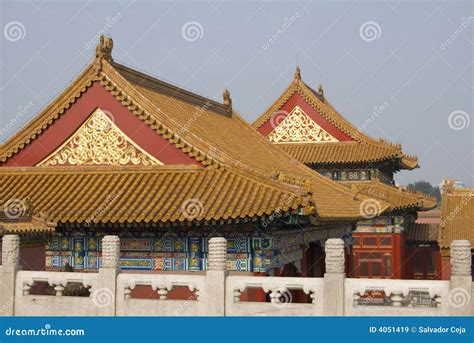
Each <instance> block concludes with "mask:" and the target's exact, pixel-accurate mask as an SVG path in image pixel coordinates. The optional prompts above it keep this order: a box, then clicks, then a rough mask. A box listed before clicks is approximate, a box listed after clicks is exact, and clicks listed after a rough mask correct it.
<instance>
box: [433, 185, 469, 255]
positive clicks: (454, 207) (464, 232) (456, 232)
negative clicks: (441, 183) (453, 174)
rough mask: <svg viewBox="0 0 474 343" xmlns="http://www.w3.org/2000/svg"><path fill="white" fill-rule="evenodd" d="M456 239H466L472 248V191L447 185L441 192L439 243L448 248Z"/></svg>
mask: <svg viewBox="0 0 474 343" xmlns="http://www.w3.org/2000/svg"><path fill="white" fill-rule="evenodd" d="M457 239H461V240H462V239H467V240H468V241H470V242H471V246H472V247H473V248H474V189H472V188H464V189H455V188H454V187H453V185H452V183H451V184H450V183H447V185H445V187H444V188H443V191H442V201H441V230H440V236H439V242H440V245H441V247H443V248H448V247H450V245H451V242H452V241H453V240H457Z"/></svg>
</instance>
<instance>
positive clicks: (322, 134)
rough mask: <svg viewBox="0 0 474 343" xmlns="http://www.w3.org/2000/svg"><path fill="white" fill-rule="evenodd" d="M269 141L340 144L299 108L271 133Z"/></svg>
mask: <svg viewBox="0 0 474 343" xmlns="http://www.w3.org/2000/svg"><path fill="white" fill-rule="evenodd" d="M267 138H268V140H269V141H270V142H273V143H319V142H338V140H337V139H336V138H334V136H333V135H331V134H330V133H329V132H327V131H326V130H324V129H323V128H322V127H321V126H319V125H318V124H317V123H316V122H315V121H314V120H313V119H311V118H310V117H309V116H308V115H307V114H306V113H305V112H304V111H303V110H302V109H301V108H300V107H299V106H295V107H294V108H293V110H292V111H291V112H290V113H289V114H288V115H287V116H286V117H285V118H284V119H283V120H282V121H281V122H280V123H279V124H278V125H277V126H276V127H275V128H274V129H273V131H271V132H270V133H269V134H268V136H267Z"/></svg>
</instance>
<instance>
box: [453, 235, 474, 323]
mask: <svg viewBox="0 0 474 343" xmlns="http://www.w3.org/2000/svg"><path fill="white" fill-rule="evenodd" d="M471 287H472V277H471V243H470V242H469V241H467V240H455V241H452V242H451V281H450V290H449V296H448V306H449V314H450V315H451V316H470V315H471V303H472V299H471V296H472V292H471Z"/></svg>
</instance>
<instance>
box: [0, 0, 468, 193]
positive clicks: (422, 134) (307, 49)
mask: <svg viewBox="0 0 474 343" xmlns="http://www.w3.org/2000/svg"><path fill="white" fill-rule="evenodd" d="M472 4H473V2H472V1H443V2H441V1H378V2H375V1H371V2H369V1H292V2H290V1H279V2H270V1H267V2H263V1H262V2H249V1H227V2H222V1H212V0H211V1H202V2H198V1H193V2H183V1H181V2H176V1H173V2H171V1H169V2H160V1H87V2H85V1H16V2H13V1H1V5H0V16H1V18H0V19H1V28H2V33H3V35H2V37H1V44H0V47H1V61H0V68H1V69H0V70H1V72H0V77H1V82H0V83H1V88H0V141H1V140H5V138H7V137H8V136H10V135H12V134H13V133H14V132H15V130H16V129H18V128H19V127H20V126H21V125H22V124H24V123H25V122H26V121H27V120H29V119H31V118H32V117H33V116H34V115H35V113H36V112H37V111H38V110H39V109H41V108H42V107H44V106H45V105H47V104H48V103H49V102H50V101H51V100H52V99H53V98H54V96H55V95H56V94H57V93H58V92H60V91H61V90H62V89H63V87H65V85H67V83H68V82H69V81H70V80H71V79H73V78H74V76H75V75H77V74H78V73H79V72H80V70H81V69H82V68H83V67H84V66H85V65H86V64H87V63H88V61H89V60H90V59H91V58H92V56H93V50H94V46H95V43H96V42H95V36H96V35H97V34H98V32H99V31H100V30H101V29H102V30H105V32H106V33H107V34H110V35H111V36H112V38H113V39H114V43H115V47H114V53H113V55H114V58H115V59H116V60H117V61H120V62H123V63H125V64H127V65H131V66H134V67H138V68H139V69H141V70H144V71H146V72H148V73H150V74H153V75H155V76H158V77H159V78H162V79H164V80H168V81H171V82H173V83H175V84H178V85H180V86H183V87H185V88H187V89H190V90H192V91H195V92H197V93H199V94H203V95H206V96H209V97H212V98H217V99H218V100H220V101H221V100H222V99H221V94H222V90H223V89H224V88H226V87H227V88H229V89H230V91H231V95H232V99H233V104H234V107H235V108H236V109H237V110H238V111H239V112H240V113H241V114H242V115H243V116H244V117H245V118H246V119H247V120H249V121H253V120H254V119H255V118H256V117H257V116H258V115H259V114H260V113H261V112H262V111H264V110H265V109H266V108H267V107H268V106H269V105H270V104H271V103H272V102H273V101H274V100H275V99H276V98H277V97H278V96H279V95H280V93H281V92H282V91H283V90H284V89H285V87H286V86H287V85H288V83H289V82H290V80H291V79H292V77H293V72H294V69H295V65H296V63H299V65H300V66H301V70H302V77H303V80H304V81H305V82H306V83H308V84H309V85H312V86H314V87H316V85H317V84H318V83H319V82H320V81H322V83H323V86H324V89H325V95H326V97H327V98H328V99H329V100H330V101H331V102H332V103H333V105H334V106H335V107H336V108H337V109H338V110H339V111H340V112H341V113H343V114H344V115H345V116H346V117H347V118H348V119H349V120H350V121H352V122H353V123H354V124H355V125H356V126H357V127H364V131H365V132H367V133H368V134H370V135H371V136H373V137H376V138H378V137H383V138H386V139H388V140H391V141H393V142H400V143H401V144H402V145H403V147H404V149H405V151H406V152H408V153H410V154H415V155H417V156H418V157H419V159H420V162H421V168H420V169H417V170H415V171H411V172H407V171H405V172H401V173H399V174H397V177H396V179H397V182H401V183H408V182H411V181H414V180H419V179H425V180H428V181H430V182H432V183H433V184H438V183H439V182H440V181H441V180H442V179H443V178H446V177H450V178H455V179H460V180H462V181H463V182H465V183H466V184H467V185H470V186H472V185H473V171H474V156H473V147H474V134H473V133H474V117H473V101H472V99H473V77H472V75H473V54H472V51H473V41H474V39H473V30H474V11H473V5H472ZM189 22H197V23H198V24H196V23H192V24H189V25H191V28H190V31H188V33H187V34H188V35H186V34H184V36H183V26H185V25H186V24H187V23H189ZM285 23H286V25H285ZM193 25H194V27H193ZM365 27H368V28H367V30H364V28H365ZM193 28H196V30H197V31H194V33H197V36H193ZM201 28H202V30H201ZM371 30H372V31H371ZM371 33H372V34H374V35H371ZM185 38H186V39H185ZM196 38H197V39H196ZM89 46H92V48H89ZM375 107H378V108H380V107H383V109H382V110H380V109H379V110H378V111H376V113H375V114H374V108H375ZM452 113H453V114H452ZM451 114H452V115H451ZM450 115H451V117H450ZM450 118H451V119H452V120H451V122H450ZM364 123H365V124H364ZM450 123H451V125H450ZM453 128H455V129H453Z"/></svg>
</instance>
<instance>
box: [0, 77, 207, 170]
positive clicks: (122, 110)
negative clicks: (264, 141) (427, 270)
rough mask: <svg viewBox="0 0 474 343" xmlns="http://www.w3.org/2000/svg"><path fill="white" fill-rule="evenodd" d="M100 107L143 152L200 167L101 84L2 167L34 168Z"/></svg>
mask: <svg viewBox="0 0 474 343" xmlns="http://www.w3.org/2000/svg"><path fill="white" fill-rule="evenodd" d="M97 107H99V108H100V109H101V110H102V111H104V112H105V113H106V114H107V115H109V117H111V116H110V114H112V117H113V118H111V119H112V120H113V121H114V123H115V125H117V127H118V128H120V130H122V132H124V133H125V134H126V135H127V136H128V137H129V138H130V139H131V140H133V141H134V142H135V143H136V144H137V145H138V146H140V147H141V148H142V149H143V150H145V151H146V152H148V153H149V154H150V155H152V156H154V157H155V158H157V159H158V160H159V161H161V162H162V163H164V164H169V165H189V164H194V165H199V166H201V164H200V163H199V162H197V161H196V160H194V159H193V158H191V157H189V156H188V155H186V154H185V153H183V152H182V151H181V150H179V149H178V148H176V147H175V146H174V145H173V144H171V143H170V142H168V141H167V140H166V139H164V138H163V137H162V136H160V135H159V134H158V133H156V131H154V130H153V129H152V128H150V127H149V126H148V125H147V124H145V123H144V122H142V121H141V120H140V119H139V118H138V117H137V116H136V115H135V114H133V113H131V112H130V111H129V110H128V109H127V108H126V107H125V106H124V105H122V104H121V103H120V102H119V101H118V100H117V99H115V98H114V97H113V95H112V94H110V93H109V92H108V91H107V90H106V89H105V88H104V87H102V86H101V85H100V84H99V83H98V82H94V83H93V85H92V86H91V87H90V88H89V89H88V90H87V91H86V92H85V93H84V94H82V96H81V97H80V98H79V99H77V101H76V102H75V103H74V104H73V105H72V106H71V107H70V108H69V109H68V110H67V111H66V112H65V113H63V114H62V115H61V116H60V117H59V118H58V119H57V120H56V121H54V123H53V124H52V125H51V126H49V127H48V128H47V129H46V130H45V131H43V133H41V135H39V136H38V137H37V138H36V139H34V140H33V141H32V142H30V144H28V145H27V146H26V147H25V148H23V149H22V150H20V152H18V153H17V154H15V155H14V156H13V157H11V158H10V159H8V160H7V161H6V162H4V163H2V164H0V166H1V167H14V166H19V167H26V166H34V165H36V164H37V163H39V162H40V161H42V160H43V159H44V158H46V157H47V156H48V155H50V154H51V153H52V152H54V151H55V150H56V149H57V148H58V147H59V146H60V145H61V144H62V143H64V141H65V140H66V139H67V138H68V137H69V136H71V135H72V134H73V133H74V132H75V131H76V130H77V129H78V128H79V127H80V126H81V125H82V124H83V123H84V122H85V121H86V120H87V118H88V117H89V116H90V115H91V114H92V113H93V112H94V111H95V110H96V109H97Z"/></svg>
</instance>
